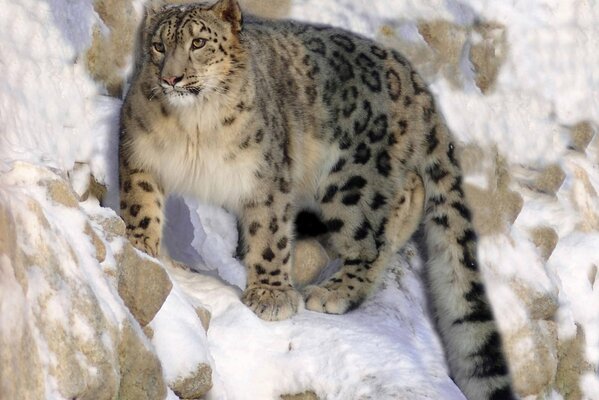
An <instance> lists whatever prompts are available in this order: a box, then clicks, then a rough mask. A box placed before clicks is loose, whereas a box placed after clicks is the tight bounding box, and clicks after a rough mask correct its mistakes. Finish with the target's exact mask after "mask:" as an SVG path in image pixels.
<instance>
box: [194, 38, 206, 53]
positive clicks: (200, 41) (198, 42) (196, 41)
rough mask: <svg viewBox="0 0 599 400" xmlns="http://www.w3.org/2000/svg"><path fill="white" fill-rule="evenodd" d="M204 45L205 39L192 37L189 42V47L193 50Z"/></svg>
mask: <svg viewBox="0 0 599 400" xmlns="http://www.w3.org/2000/svg"><path fill="white" fill-rule="evenodd" d="M205 45H206V39H200V38H196V39H193V40H192V42H191V48H192V49H193V50H197V49H201V48H202V47H204V46H205Z"/></svg>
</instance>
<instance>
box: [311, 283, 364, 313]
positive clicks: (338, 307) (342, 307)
mask: <svg viewBox="0 0 599 400" xmlns="http://www.w3.org/2000/svg"><path fill="white" fill-rule="evenodd" d="M304 296H305V299H306V308H307V309H308V310H312V311H318V312H323V313H328V314H344V313H346V312H348V311H351V310H353V309H355V308H356V307H358V306H359V305H360V304H361V303H362V301H364V297H363V296H361V295H359V293H358V291H356V290H355V289H354V288H353V287H351V286H350V287H348V285H344V284H343V283H340V282H335V281H334V280H329V281H328V282H327V283H325V284H324V285H322V286H316V285H310V286H307V287H306V288H305V289H304Z"/></svg>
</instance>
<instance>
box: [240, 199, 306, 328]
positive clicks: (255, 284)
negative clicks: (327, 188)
mask: <svg viewBox="0 0 599 400" xmlns="http://www.w3.org/2000/svg"><path fill="white" fill-rule="evenodd" d="M291 212H292V206H291V198H290V195H289V194H288V193H283V192H281V191H278V190H277V191H269V192H268V194H266V195H264V196H263V197H260V198H259V199H254V200H253V201H252V202H251V203H249V204H246V205H245V206H244V207H243V210H242V211H241V215H240V218H239V224H240V229H239V232H240V241H241V243H240V256H241V258H242V260H243V262H244V264H245V266H246V268H247V286H246V289H245V291H244V293H243V296H242V301H243V302H244V303H245V304H246V305H247V306H248V307H249V308H250V309H251V310H252V311H254V312H255V313H256V315H258V316H259V317H260V318H262V319H265V320H268V321H278V320H282V319H286V318H289V317H291V316H292V315H293V314H295V313H296V312H297V309H298V307H299V305H300V303H301V302H302V298H301V296H300V294H299V293H298V292H297V291H296V290H295V289H294V288H293V286H292V283H291V276H290V271H291V261H292V260H291V257H292V229H293V226H292V215H291Z"/></svg>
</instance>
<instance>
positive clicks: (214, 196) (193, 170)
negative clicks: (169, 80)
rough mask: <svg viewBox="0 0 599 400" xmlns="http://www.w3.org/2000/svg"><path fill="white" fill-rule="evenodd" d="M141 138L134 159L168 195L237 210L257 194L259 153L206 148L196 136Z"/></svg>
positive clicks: (215, 147)
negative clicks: (160, 184) (149, 172)
mask: <svg viewBox="0 0 599 400" xmlns="http://www.w3.org/2000/svg"><path fill="white" fill-rule="evenodd" d="M161 139H162V140H156V137H152V135H148V136H147V137H138V138H136V140H135V142H134V145H133V147H134V154H135V156H136V157H135V158H136V159H137V160H138V161H139V163H140V164H141V165H143V167H144V168H146V169H148V170H150V171H152V172H153V173H155V174H156V175H157V176H158V177H159V178H160V182H161V183H162V185H163V186H164V188H165V190H166V191H167V193H176V194H182V195H190V196H194V197H196V198H198V199H199V200H201V201H204V202H206V203H211V204H216V205H220V206H224V207H225V208H228V209H230V210H236V209H238V207H239V204H240V202H241V200H243V199H248V198H251V197H252V194H253V193H255V190H256V185H257V182H256V177H255V175H254V172H255V171H256V170H257V169H258V167H259V166H260V159H259V158H258V151H257V150H256V151H254V150H252V149H246V150H243V151H240V150H239V149H238V148H234V146H231V147H233V148H229V147H230V146H224V145H223V146H219V145H216V144H214V143H213V144H210V145H206V143H202V141H201V140H198V138H197V137H194V135H185V134H172V135H171V137H163V138H161Z"/></svg>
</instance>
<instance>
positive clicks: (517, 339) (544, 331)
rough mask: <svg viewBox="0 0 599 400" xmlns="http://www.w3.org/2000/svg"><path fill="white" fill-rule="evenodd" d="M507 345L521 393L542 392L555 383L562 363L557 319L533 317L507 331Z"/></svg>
mask: <svg viewBox="0 0 599 400" xmlns="http://www.w3.org/2000/svg"><path fill="white" fill-rule="evenodd" d="M503 340H504V349H505V352H506V355H507V358H508V362H509V365H510V369H511V373H512V379H513V382H514V388H515V390H516V392H517V394H518V395H519V396H520V397H522V398H524V397H526V396H532V395H537V396H541V395H542V394H543V393H545V392H546V390H547V389H548V388H549V387H550V386H551V385H552V383H553V381H554V379H555V373H556V372H555V371H556V368H557V363H558V354H557V325H556V323H555V322H553V321H531V322H530V323H529V324H527V325H524V326H522V327H521V328H520V329H518V330H516V331H512V332H505V333H504V335H503Z"/></svg>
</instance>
